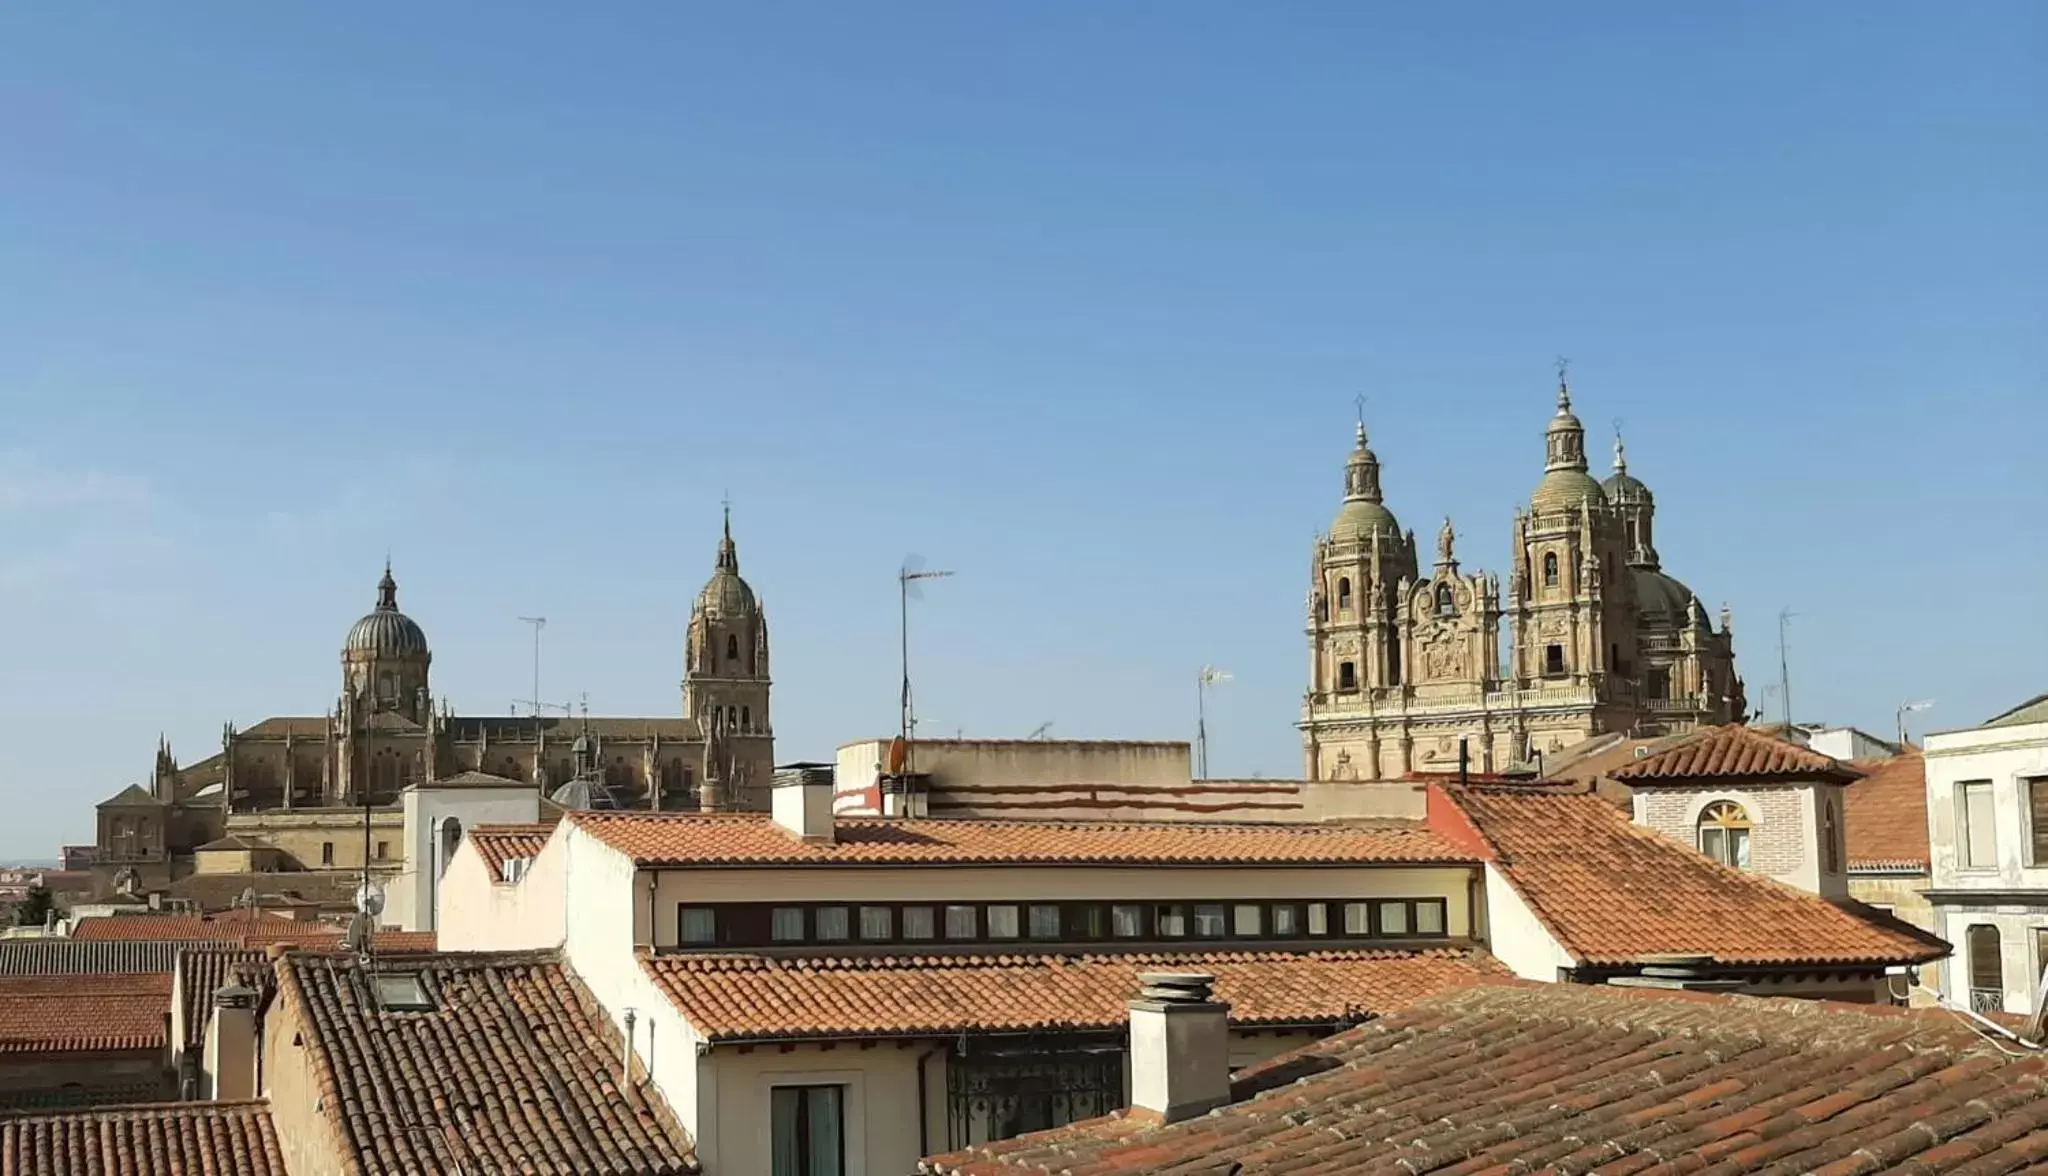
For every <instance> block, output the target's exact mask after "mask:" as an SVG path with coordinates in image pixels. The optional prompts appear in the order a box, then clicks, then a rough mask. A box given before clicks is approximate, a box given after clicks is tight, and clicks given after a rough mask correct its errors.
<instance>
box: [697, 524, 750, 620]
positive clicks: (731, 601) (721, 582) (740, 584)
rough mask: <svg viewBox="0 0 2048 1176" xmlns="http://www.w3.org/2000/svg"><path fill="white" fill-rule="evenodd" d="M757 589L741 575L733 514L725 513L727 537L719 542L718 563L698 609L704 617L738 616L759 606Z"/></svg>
mask: <svg viewBox="0 0 2048 1176" xmlns="http://www.w3.org/2000/svg"><path fill="white" fill-rule="evenodd" d="M759 607H760V606H759V603H758V602H757V601H755V599H754V590H753V589H752V588H751V587H749V586H748V585H747V582H746V581H745V580H743V579H741V578H740V554H739V549H738V548H737V547H735V546H734V545H733V541H732V514H731V512H729V511H728V512H727V514H726V516H725V537H724V538H723V539H720V540H719V541H718V566H717V568H716V569H714V570H713V571H712V573H711V579H710V580H709V581H708V582H706V583H705V585H704V590H703V591H702V592H699V593H698V594H697V609H698V611H700V612H702V613H703V614H704V615H705V616H708V617H716V618H724V619H735V618H738V617H743V616H748V615H750V614H752V613H754V612H755V611H757V610H758V609H759Z"/></svg>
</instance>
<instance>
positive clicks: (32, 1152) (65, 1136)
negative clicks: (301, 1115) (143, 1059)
mask: <svg viewBox="0 0 2048 1176" xmlns="http://www.w3.org/2000/svg"><path fill="white" fill-rule="evenodd" d="M112 1173H119V1174H120V1176H287V1173H286V1172H285V1167H284V1156H283V1154H282V1153H281V1152H280V1151H279V1149H278V1145H277V1132H276V1131H275V1129H273V1128H272V1126H271V1123H270V1109H269V1105H268V1104H266V1103H260V1102H243V1103H232V1102H216V1103H173V1104H165V1105H162V1106H150V1107H104V1108H101V1109H98V1110H91V1111H65V1112H59V1113H50V1112H36V1113H31V1114H16V1115H6V1116H0V1176H109V1174H112Z"/></svg>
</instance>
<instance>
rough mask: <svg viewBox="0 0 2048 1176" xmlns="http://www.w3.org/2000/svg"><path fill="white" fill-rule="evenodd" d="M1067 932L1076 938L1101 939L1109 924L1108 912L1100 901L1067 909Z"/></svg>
mask: <svg viewBox="0 0 2048 1176" xmlns="http://www.w3.org/2000/svg"><path fill="white" fill-rule="evenodd" d="M1067 922H1068V924H1069V925H1068V927H1067V934H1069V935H1071V936H1073V937H1074V938H1076V939H1101V938H1102V937H1103V936H1104V934H1105V932H1106V929H1107V927H1108V925H1109V915H1108V912H1106V911H1104V910H1103V909H1102V906H1101V904H1100V903H1092V902H1091V903H1089V904H1088V905H1087V906H1077V907H1071V908H1069V909H1068V911H1067Z"/></svg>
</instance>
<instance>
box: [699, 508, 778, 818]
mask: <svg viewBox="0 0 2048 1176" xmlns="http://www.w3.org/2000/svg"><path fill="white" fill-rule="evenodd" d="M769 686H770V678H769V673H768V615H767V613H766V611H765V610H764V609H763V608H762V607H761V602H760V601H759V599H757V598H756V597H755V595H754V590H753V588H752V587H751V586H749V585H748V584H747V582H746V581H745V580H744V579H742V578H741V577H740V557H739V549H738V547H737V545H735V544H734V543H733V539H732V507H731V504H729V503H728V504H727V505H726V508H725V532H724V535H723V536H722V537H721V538H720V539H719V542H718V558H717V561H716V563H715V564H714V566H713V568H712V571H711V579H710V580H709V581H707V582H706V583H705V585H704V590H703V591H701V592H699V593H698V594H697V601H696V603H695V604H694V605H693V606H692V607H691V609H690V623H689V626H688V628H687V629H686V630H685V632H684V638H683V714H684V715H685V716H687V717H688V718H691V719H694V720H696V723H697V730H698V737H699V738H700V739H705V740H706V741H707V743H708V744H715V745H716V746H717V750H718V754H719V758H720V759H722V760H724V761H727V762H725V763H722V764H720V765H717V769H718V770H719V772H720V777H719V778H720V782H721V784H722V785H723V787H722V789H721V791H722V794H723V795H722V796H721V798H720V802H721V804H722V806H723V807H727V808H742V807H746V808H763V807H766V805H767V800H768V792H767V790H768V785H769V778H770V776H771V775H772V774H773V772H774V765H775V729H774V727H773V725H772V724H771V723H770V722H769V717H768V692H769ZM714 733H715V734H716V738H715V739H714V738H713V736H714ZM706 767H707V770H709V769H710V768H711V767H712V765H706Z"/></svg>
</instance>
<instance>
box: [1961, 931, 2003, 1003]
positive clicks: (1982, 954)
mask: <svg viewBox="0 0 2048 1176" xmlns="http://www.w3.org/2000/svg"><path fill="white" fill-rule="evenodd" d="M1965 942H1966V943H1967V944H1968V945H1969V949H1970V1008H1971V1009H1972V1010H1974V1011H1976V1012H1979V1013H1997V1012H2003V1011H2004V1010H2005V952H2004V950H2003V945H2002V944H2001V943H2000V942H1999V938H1998V928H1997V927H1994V926H1992V925H1991V924H1989V923H1978V924H1975V925H1973V926H1972V927H1971V928H1970V929H1969V932H1968V937H1967V939H1966V940H1965Z"/></svg>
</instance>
